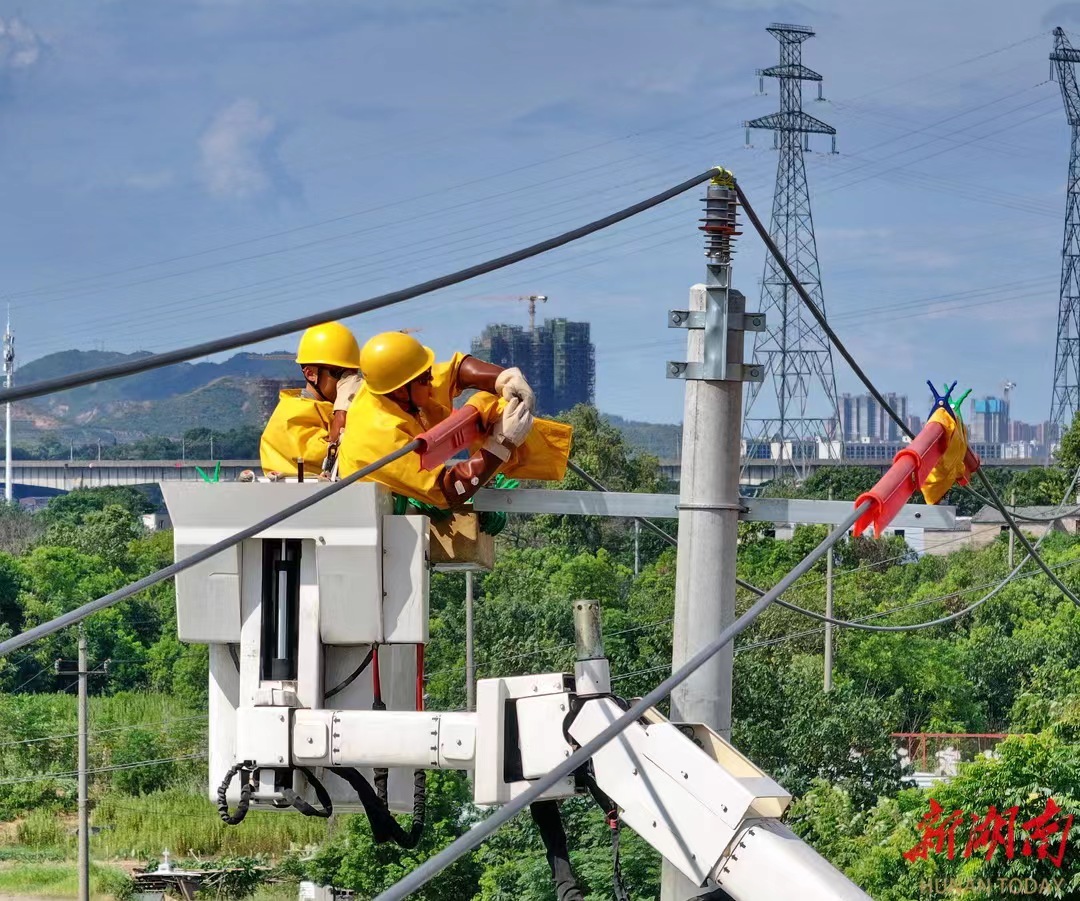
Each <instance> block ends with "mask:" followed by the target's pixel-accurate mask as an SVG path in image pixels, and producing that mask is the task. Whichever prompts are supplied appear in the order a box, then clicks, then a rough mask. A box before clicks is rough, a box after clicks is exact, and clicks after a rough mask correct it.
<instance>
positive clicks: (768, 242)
mask: <svg viewBox="0 0 1080 901" xmlns="http://www.w3.org/2000/svg"><path fill="white" fill-rule="evenodd" d="M735 193H736V194H737V195H738V198H739V203H740V204H741V205H742V208H743V209H744V210H746V217H747V218H748V219H749V220H750V222H751V223H752V224H753V226H754V230H755V231H756V232H757V233H758V235H759V236H760V237H761V240H762V241H763V242H764V243H765V247H766V248H768V251H769V253H770V254H772V257H773V259H774V260H776V263H777V265H778V266H779V267H780V268H781V269H783V270H784V275H786V276H787V279H788V282H789V283H790V284H791V287H792V288H794V289H795V293H796V294H798V295H799V299H800V300H801V301H802V302H803V304H804V305H805V306H806V308H807V309H808V310H809V311H810V315H811V316H813V317H814V319H815V320H817V324H818V325H820V326H821V330H822V331H823V332H825V334H826V335H828V336H829V340H830V341H831V342H832V344H833V347H835V348H836V350H837V352H838V353H839V354H840V356H842V357H843V358H844V360H845V361H846V362H847V364H848V366H850V367H851V371H852V372H854V373H855V375H856V376H858V379H859V381H860V382H862V383H863V385H865V386H866V390H867V391H869V392H870V394H871V395H873V397H874V400H876V401H877V402H878V403H879V404H880V405H881V409H883V410H884V411H885V412H886V413H888V414H889V418H890V419H892V420H893V422H895V423H896V424H897V425H898V426H899V427H900V431H902V432H903V433H904V434H905V435H907V436H908V437H909V438H914V437H915V433H914V432H912V431H911V429H909V428H908V424H907V423H906V422H904V420H903V418H901V416H900V414H898V413H897V412H896V411H895V410H894V409H893V408H892V407H891V406H889V403H888V401H886V400H885V398H884V397H883V396H882V394H881V392H880V391H878V389H877V387H876V386H875V385H874V383H873V382H872V381H870V377H869V376H868V375H867V374H866V373H865V372H863V370H862V367H861V366H860V365H859V364H858V363H856V362H855V358H854V357H853V356H852V355H851V352H850V351H849V350H848V349H847V348H846V347H844V342H843V341H841V340H840V336H839V335H837V334H836V332H834V331H833V330H832V326H830V325H829V322H828V320H827V319H826V318H825V314H824V313H822V312H821V310H820V309H819V308H818V305H817V304H816V303H814V301H813V300H812V299H811V297H810V295H809V294H808V293H807V291H806V288H804V287H803V286H802V282H800V281H799V279H798V278H797V277H796V276H795V273H794V272H793V271H792V269H791V266H789V265H788V261H787V260H786V259H784V255H783V254H782V253H781V252H780V248H778V247H777V246H776V242H775V241H773V239H772V235H770V234H769V231H768V229H767V228H765V226H764V225H763V224H762V222H761V220H760V219H759V218H758V216H757V213H755V212H754V208H753V207H752V206H750V201H749V200H747V199H746V195H745V194H744V193H743V189H742V187H741V186H740V185H739V183H738V181H736V182H735ZM3 396H4V395H3V392H0V400H2V399H3Z"/></svg>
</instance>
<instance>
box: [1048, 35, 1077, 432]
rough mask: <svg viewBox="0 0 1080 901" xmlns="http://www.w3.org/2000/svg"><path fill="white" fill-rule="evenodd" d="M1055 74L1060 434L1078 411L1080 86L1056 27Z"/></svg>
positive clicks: (1054, 408) (1056, 402)
mask: <svg viewBox="0 0 1080 901" xmlns="http://www.w3.org/2000/svg"><path fill="white" fill-rule="evenodd" d="M1050 61H1051V62H1052V63H1053V67H1052V68H1051V74H1052V75H1056V77H1057V82H1058V84H1059V85H1060V86H1061V99H1062V100H1063V101H1064V102H1065V117H1066V118H1067V119H1068V120H1069V126H1070V129H1071V131H1072V142H1071V150H1070V152H1069V181H1068V184H1067V186H1066V189H1065V236H1064V238H1063V239H1062V242H1061V293H1060V295H1059V297H1058V324H1057V347H1056V350H1055V351H1054V395H1053V399H1052V401H1051V403H1050V422H1051V425H1052V426H1057V428H1058V435H1060V434H1061V433H1062V432H1064V431H1065V429H1067V428H1068V427H1069V426H1070V425H1072V421H1073V417H1074V416H1075V415H1076V413H1077V411H1078V410H1080V88H1078V87H1077V84H1076V69H1075V63H1077V62H1080V50H1074V49H1073V47H1072V45H1071V44H1070V43H1069V39H1068V38H1067V37H1065V32H1064V30H1063V29H1061V28H1055V29H1054V52H1053V53H1051V54H1050Z"/></svg>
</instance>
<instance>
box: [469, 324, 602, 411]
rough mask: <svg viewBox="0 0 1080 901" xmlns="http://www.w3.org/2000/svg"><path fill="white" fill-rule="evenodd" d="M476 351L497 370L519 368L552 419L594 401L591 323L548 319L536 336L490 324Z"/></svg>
mask: <svg viewBox="0 0 1080 901" xmlns="http://www.w3.org/2000/svg"><path fill="white" fill-rule="evenodd" d="M471 352H472V354H473V356H476V357H479V358H480V359H482V360H487V361H488V362H490V363H495V364H496V365H497V366H517V367H518V368H520V369H521V371H522V372H524V373H525V377H526V378H527V379H528V380H529V384H530V385H532V387H533V390H534V391H535V392H536V408H537V411H538V412H541V413H545V414H547V415H549V416H551V415H554V414H555V413H562V412H564V411H566V410H569V409H570V408H571V407H573V406H574V405H575V404H591V403H593V402H594V400H595V396H596V395H595V391H596V353H595V350H594V348H593V344H592V340H591V339H590V337H589V323H587V322H570V321H568V320H566V319H545V320H544V324H543V325H541V326H539V327H538V328H536V329H535V330H534V331H530V330H529V329H527V328H524V327H522V326H520V325H507V324H505V323H497V324H493V325H489V326H487V327H485V328H484V331H483V333H482V334H481V335H480V337H478V338H474V339H473V342H472V349H471Z"/></svg>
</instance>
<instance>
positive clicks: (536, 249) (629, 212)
mask: <svg viewBox="0 0 1080 901" xmlns="http://www.w3.org/2000/svg"><path fill="white" fill-rule="evenodd" d="M718 171H720V170H719V169H718V167H715V166H714V167H712V168H710V169H707V170H706V171H704V172H702V173H700V174H699V175H695V176H694V177H693V178H688V179H687V180H686V181H683V182H680V183H679V184H677V185H674V186H673V187H671V188H668V189H667V190H666V191H661V192H660V193H659V194H654V195H653V196H652V197H648V198H646V199H645V200H642V201H639V202H638V203H635V204H633V205H631V206H628V207H626V208H624V209H622V210H619V211H618V212H615V213H612V214H610V215H608V216H605V217H603V218H602V219H597V220H595V221H594V222H590V223H588V224H587V225H583V226H580V227H579V228H575V229H572V230H571V231H568V232H564V233H563V234H561V235H556V236H555V237H553V238H548V239H547V240H546V241H541V242H539V243H538V244H533V245H531V246H529V247H524V248H522V249H520V250H515V251H513V252H512V253H508V254H504V255H503V256H500V257H496V258H495V259H493V260H488V261H486V262H483V263H477V264H476V265H474V266H469V267H468V268H466V269H459V270H458V271H457V272H452V273H449V274H448V275H443V276H439V277H438V278H434V279H430V280H428V281H425V282H421V283H420V284H418V285H413V286H412V287H410V288H403V289H401V290H399V291H391V292H390V293H389V294H382V295H380V296H378V297H372V298H369V299H367V300H362V301H359V302H357V303H352V304H347V305H345V306H343V307H337V308H335V309H332V310H323V311H322V312H318V313H313V314H309V315H307V316H301V317H299V318H297V319H291V320H288V321H286V322H280V323H277V324H276V325H268V326H264V327H263V328H259V329H252V330H250V331H247V332H240V333H239V334H236V335H231V336H229V337H225V338H218V339H215V340H212V341H203V342H201V343H199V344H193V345H191V346H189V347H183V348H180V349H178V350H173V351H165V352H163V353H159V354H151V355H149V356H146V357H140V358H138V359H135V360H127V361H125V362H123V363H117V364H113V365H111V366H99V367H97V368H94V369H86V370H83V371H82V372H76V373H73V374H72V375H68V376H63V377H61V378H54V379H42V380H40V381H37V382H31V383H30V384H28V385H23V386H19V387H15V388H9V389H7V390H5V391H0V403H13V402H15V401H19V400H27V399H28V398H31V397H41V396H42V395H45V394H52V393H54V392H57V391H66V390H68V389H70V388H78V387H81V386H83V385H91V384H93V383H94V382H102V381H108V380H110V379H118V378H122V377H123V376H127V375H135V374H136V373H139V372H149V371H150V370H153V369H160V368H161V367H162V366H170V365H172V364H173V363H184V362H187V361H189V360H196V359H198V358H199V357H205V356H209V355H210V354H215V353H221V352H222V351H226V350H236V349H237V348H239V347H244V346H246V345H248V344H257V343H258V342H260V341H267V340H269V339H271V338H280V337H281V336H282V335H288V334H291V333H292V332H298V331H300V330H301V329H305V328H308V327H310V326H312V325H318V324H319V323H320V322H326V321H328V320H331V319H345V318H347V317H349V316H358V315H360V314H361V313H369V312H371V311H372V310H378V309H381V308H383V307H388V306H391V305H393V304H396V303H401V302H402V301H405V300H411V299H412V298H414V297H419V296H421V295H423V294H430V293H431V292H432V291H438V290H440V289H441V288H448V287H450V286H451V285H456V284H459V283H460V282H464V281H467V280H469V279H471V278H476V277H477V276H480V275H485V274H486V273H488V272H494V271H495V270H497V269H503V268H505V267H506V266H511V265H513V264H514V263H518V262H521V261H522V260H527V259H529V258H530V257H534V256H538V255H539V254H541V253H545V252H547V251H549V250H553V249H555V248H556V247H562V246H563V245H564V244H569V243H571V242H572V241H576V240H578V239H579V238H583V237H585V236H586V235H591V234H593V233H594V232H598V231H601V230H602V229H605V228H608V227H610V226H612V225H615V224H616V223H618V222H622V221H623V220H625V219H629V218H631V217H632V216H636V215H637V214H638V213H641V212H644V211H645V210H648V209H651V208H652V207H654V206H658V205H659V204H661V203H663V202H664V201H666V200H670V199H671V198H672V197H677V196H678V195H679V194H682V193H684V192H685V191H688V190H690V189H691V188H693V187H695V186H697V185H700V184H701V183H702V182H705V181H708V180H709V179H710V178H712V177H713V176H714V175H716V173H717V172H718Z"/></svg>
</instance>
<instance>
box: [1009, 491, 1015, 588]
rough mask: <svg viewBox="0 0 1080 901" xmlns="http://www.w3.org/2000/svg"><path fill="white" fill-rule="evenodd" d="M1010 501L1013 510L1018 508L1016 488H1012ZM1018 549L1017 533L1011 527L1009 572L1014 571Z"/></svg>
mask: <svg viewBox="0 0 1080 901" xmlns="http://www.w3.org/2000/svg"><path fill="white" fill-rule="evenodd" d="M1009 503H1010V504H1011V505H1012V508H1013V510H1015V509H1016V489H1015V488H1014V489H1013V490H1012V493H1011V494H1010V495H1009ZM1015 550H1016V533H1015V532H1013V530H1012V529H1009V572H1012V568H1013V554H1014V553H1015Z"/></svg>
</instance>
